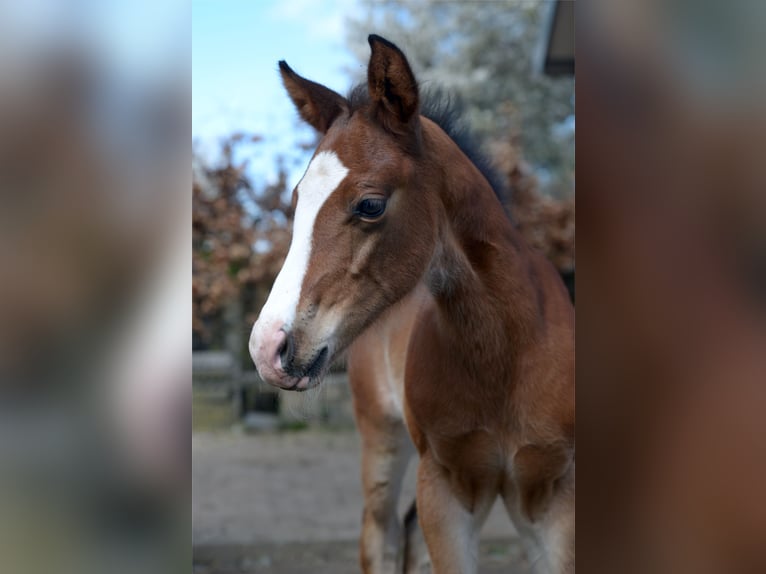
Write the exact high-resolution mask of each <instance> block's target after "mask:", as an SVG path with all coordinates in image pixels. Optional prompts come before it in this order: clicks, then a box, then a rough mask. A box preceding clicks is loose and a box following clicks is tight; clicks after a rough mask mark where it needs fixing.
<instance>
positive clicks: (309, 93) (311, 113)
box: [279, 60, 348, 133]
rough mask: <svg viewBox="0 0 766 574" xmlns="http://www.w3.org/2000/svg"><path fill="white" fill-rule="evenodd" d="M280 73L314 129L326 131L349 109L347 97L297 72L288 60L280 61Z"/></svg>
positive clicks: (303, 115) (295, 101) (300, 111)
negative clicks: (288, 63)
mask: <svg viewBox="0 0 766 574" xmlns="http://www.w3.org/2000/svg"><path fill="white" fill-rule="evenodd" d="M279 73H280V74H282V83H283V84H284V86H285V89H286V90H287V93H288V95H289V96H290V99H291V100H292V101H293V104H295V107H296V108H297V109H298V113H299V114H300V116H301V117H302V118H303V119H304V120H305V121H306V122H307V123H308V124H309V125H311V126H312V127H313V128H314V129H316V130H318V131H320V132H322V133H326V132H327V130H328V129H330V125H332V122H333V121H334V120H335V118H337V117H338V116H339V115H340V114H341V112H343V111H344V110H347V109H348V102H347V101H346V98H344V97H343V96H341V95H340V94H338V93H336V92H333V91H332V90H331V89H330V88H326V87H325V86H323V85H322V84H317V83H316V82H312V81H311V80H307V79H306V78H302V77H301V76H299V75H298V74H296V73H295V72H294V71H293V70H292V68H290V66H288V65H287V62H285V61H284V60H281V61H280V62H279Z"/></svg>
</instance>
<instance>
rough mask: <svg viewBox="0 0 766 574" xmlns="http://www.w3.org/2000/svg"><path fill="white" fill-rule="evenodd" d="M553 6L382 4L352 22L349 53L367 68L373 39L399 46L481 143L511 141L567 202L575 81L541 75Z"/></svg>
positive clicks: (430, 1)
mask: <svg viewBox="0 0 766 574" xmlns="http://www.w3.org/2000/svg"><path fill="white" fill-rule="evenodd" d="M547 6H549V3H547V2H542V1H534V0H532V1H524V2H519V1H509V0H498V1H494V2H438V1H436V0H399V1H397V2H374V3H370V4H369V8H368V10H367V12H366V14H364V16H362V17H359V18H357V19H352V20H350V21H349V26H348V30H349V32H348V46H349V48H350V50H352V51H353V52H354V53H355V55H356V56H357V58H358V60H359V61H360V63H361V62H366V61H367V59H368V58H369V48H368V46H367V42H366V37H367V34H369V33H370V32H375V33H379V34H381V35H383V36H385V37H386V38H388V39H389V40H391V41H392V42H394V43H396V44H398V45H399V46H400V47H401V48H402V49H403V50H404V52H405V53H406V54H407V58H408V59H409V61H410V63H411V64H412V66H413V69H414V71H415V74H416V75H417V76H418V78H419V80H420V82H421V85H422V86H424V87H425V88H428V87H429V86H438V87H440V88H442V89H445V90H446V91H447V92H449V93H451V94H454V95H455V96H457V98H458V100H459V101H460V102H461V103H462V105H463V106H464V108H465V110H464V117H465V119H466V121H467V122H468V125H469V127H470V129H471V131H472V132H474V133H475V134H476V136H477V137H478V139H479V140H480V141H485V142H508V141H510V143H511V144H513V145H514V147H517V148H520V149H521V151H522V154H523V156H524V157H525V158H526V160H527V161H528V162H530V163H531V165H532V167H533V168H534V170H535V171H536V172H537V173H538V174H539V175H545V174H550V175H551V176H552V179H553V181H554V182H555V187H556V188H557V189H554V190H553V191H554V193H556V194H557V195H567V194H570V193H571V192H572V190H573V174H574V134H573V131H572V130H571V129H567V128H566V125H567V122H571V120H572V119H573V117H574V79H573V78H570V77H565V78H551V77H548V76H545V75H543V74H542V73H540V72H539V71H538V70H536V69H535V56H536V53H537V51H538V50H539V49H540V39H541V36H542V34H543V33H544V32H545V29H544V24H545V22H544V19H545V14H546V8H547ZM356 79H357V80H362V79H363V78H362V77H358V78H356ZM547 187H549V186H546V188H547ZM549 191H551V190H549Z"/></svg>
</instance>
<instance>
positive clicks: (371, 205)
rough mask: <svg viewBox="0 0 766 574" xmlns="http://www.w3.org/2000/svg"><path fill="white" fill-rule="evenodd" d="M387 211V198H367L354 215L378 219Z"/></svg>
mask: <svg viewBox="0 0 766 574" xmlns="http://www.w3.org/2000/svg"><path fill="white" fill-rule="evenodd" d="M385 210H386V198H385V197H365V198H364V199H363V200H362V201H360V202H359V203H358V204H357V205H356V209H355V210H354V213H356V214H357V215H358V216H359V217H362V218H364V219H377V218H378V217H380V216H381V215H383V212H384V211H385Z"/></svg>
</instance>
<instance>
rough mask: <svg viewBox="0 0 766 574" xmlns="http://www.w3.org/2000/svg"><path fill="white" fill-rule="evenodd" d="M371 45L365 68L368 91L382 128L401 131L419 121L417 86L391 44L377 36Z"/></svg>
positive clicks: (402, 58) (401, 55)
mask: <svg viewBox="0 0 766 574" xmlns="http://www.w3.org/2000/svg"><path fill="white" fill-rule="evenodd" d="M367 41H368V42H369V43H370V50H371V54H370V63H369V65H368V67H367V90H368V92H369V94H370V100H372V102H373V104H374V105H375V106H377V108H378V110H379V112H381V113H379V115H378V117H379V119H380V120H381V121H382V122H383V124H384V125H386V126H387V127H389V128H390V129H393V131H401V128H403V127H405V126H410V127H414V126H412V124H411V123H410V122H415V123H417V121H418V102H419V96H418V84H417V82H416V81H415V74H413V73H412V69H411V68H410V64H409V62H407V58H406V57H405V55H404V54H403V53H402V51H401V50H400V49H399V48H397V47H396V46H395V45H394V44H392V43H391V42H389V41H388V40H386V39H385V38H381V37H380V36H378V35H376V34H370V35H369V36H368V38H367Z"/></svg>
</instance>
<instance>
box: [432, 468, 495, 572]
mask: <svg viewBox="0 0 766 574" xmlns="http://www.w3.org/2000/svg"><path fill="white" fill-rule="evenodd" d="M494 498H495V496H490V495H486V496H481V494H480V493H477V495H476V496H475V497H474V500H473V504H472V505H471V506H472V507H471V508H468V507H467V506H466V504H465V503H464V501H461V499H460V496H459V495H458V493H457V492H456V490H455V484H454V483H453V482H452V481H451V480H450V477H449V474H448V472H447V471H446V469H444V468H443V467H441V466H440V465H439V464H438V463H436V462H435V461H434V460H433V459H432V458H431V456H430V455H429V454H428V453H426V454H425V455H423V457H422V458H421V460H420V466H419V468H418V495H417V502H418V514H419V517H420V524H421V526H422V528H423V535H424V537H425V540H426V545H427V546H428V552H429V554H430V555H431V565H432V572H433V574H475V573H476V572H477V569H478V550H479V530H480V528H481V525H482V524H483V523H484V520H485V519H486V517H487V514H488V513H489V510H490V509H491V507H492V502H493V501H494Z"/></svg>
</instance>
